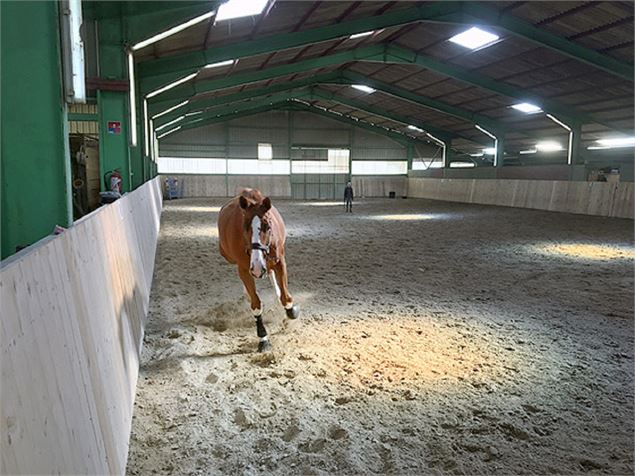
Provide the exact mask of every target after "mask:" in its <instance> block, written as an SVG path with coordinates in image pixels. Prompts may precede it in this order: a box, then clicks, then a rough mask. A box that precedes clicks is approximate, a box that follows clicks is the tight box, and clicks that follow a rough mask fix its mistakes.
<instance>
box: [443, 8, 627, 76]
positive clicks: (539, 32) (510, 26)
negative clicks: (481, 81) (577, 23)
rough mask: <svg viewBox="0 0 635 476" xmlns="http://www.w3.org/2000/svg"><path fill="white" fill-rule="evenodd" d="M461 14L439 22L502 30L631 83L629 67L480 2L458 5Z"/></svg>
mask: <svg viewBox="0 0 635 476" xmlns="http://www.w3.org/2000/svg"><path fill="white" fill-rule="evenodd" d="M460 6H461V12H459V13H450V14H448V15H447V16H445V17H444V18H443V19H444V20H445V19H447V20H449V21H452V22H455V23H465V24H474V23H477V24H482V25H487V26H493V27H499V28H502V29H504V30H506V31H508V32H510V33H512V34H514V35H516V36H520V37H522V38H525V39H527V40H529V41H531V42H533V43H537V44H538V45H541V46H545V47H547V48H550V49H552V50H554V51H557V52H558V53H561V54H563V55H566V56H569V57H570V58H573V59H575V60H578V61H582V62H583V63H587V64H589V65H591V66H594V67H596V68H600V69H602V70H604V71H606V72H607V73H611V74H613V75H615V76H619V77H621V78H624V79H626V80H628V81H633V74H634V73H633V65H632V64H628V63H626V62H622V61H619V60H617V59H615V58H611V57H610V56H608V55H605V54H603V53H599V52H598V51H595V50H593V49H591V48H587V47H585V46H582V45H581V44H579V43H575V42H573V41H570V40H567V39H566V38H563V37H561V36H558V35H555V34H553V33H551V32H549V31H547V30H545V29H543V28H538V27H536V26H534V25H532V24H531V23H528V22H526V21H524V20H522V19H520V18H518V17H515V16H513V15H509V14H507V13H503V12H501V11H500V10H499V9H496V8H492V7H489V6H486V5H485V4H484V2H461V3H460Z"/></svg>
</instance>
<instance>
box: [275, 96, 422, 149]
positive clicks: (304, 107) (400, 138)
mask: <svg viewBox="0 0 635 476" xmlns="http://www.w3.org/2000/svg"><path fill="white" fill-rule="evenodd" d="M287 107H288V108H289V109H291V110H300V111H307V112H311V113H313V114H318V115H320V116H324V117H327V118H329V119H333V120H335V121H340V122H343V123H344V124H348V125H351V126H355V127H359V128H360V129H365V130H367V131H370V132H374V133H376V134H381V135H383V136H386V137H388V138H390V139H392V140H394V141H395V142H399V143H400V144H401V145H403V146H406V147H407V146H408V144H411V143H415V142H422V143H426V142H427V141H425V140H421V139H417V138H413V137H410V136H406V135H402V134H399V133H396V132H393V131H391V130H388V129H385V128H383V127H381V126H375V125H372V124H370V123H367V122H363V121H356V120H354V119H351V118H349V117H346V116H343V115H340V114H337V113H334V112H331V111H327V110H323V109H320V108H318V107H315V106H311V105H308V104H302V103H293V104H289V105H288V106H287Z"/></svg>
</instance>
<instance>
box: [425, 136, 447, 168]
mask: <svg viewBox="0 0 635 476" xmlns="http://www.w3.org/2000/svg"><path fill="white" fill-rule="evenodd" d="M426 135H427V136H428V137H429V138H430V139H432V140H433V141H434V142H436V143H437V145H438V146H440V147H441V148H442V149H443V157H441V161H442V164H443V167H445V165H446V164H447V151H448V146H447V144H446V143H445V142H443V141H442V140H441V139H439V138H438V137H435V136H433V135H432V134H430V133H429V132H426Z"/></svg>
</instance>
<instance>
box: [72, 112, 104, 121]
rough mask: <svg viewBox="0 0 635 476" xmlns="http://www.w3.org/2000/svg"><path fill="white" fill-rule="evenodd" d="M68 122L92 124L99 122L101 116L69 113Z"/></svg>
mask: <svg viewBox="0 0 635 476" xmlns="http://www.w3.org/2000/svg"><path fill="white" fill-rule="evenodd" d="M68 120H69V121H80V122H91V121H94V122H96V121H98V120H99V114H87V113H81V112H69V113H68Z"/></svg>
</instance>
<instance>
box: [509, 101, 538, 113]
mask: <svg viewBox="0 0 635 476" xmlns="http://www.w3.org/2000/svg"><path fill="white" fill-rule="evenodd" d="M511 107H512V108H514V109H516V110H517V111H520V112H524V113H525V114H536V113H537V112H542V109H540V108H539V107H538V106H536V105H535V104H531V103H528V102H521V103H518V104H514V105H512V106H511Z"/></svg>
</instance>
